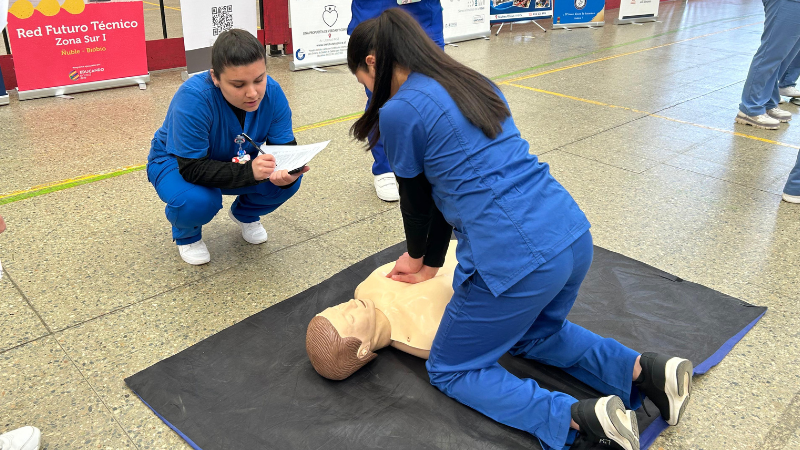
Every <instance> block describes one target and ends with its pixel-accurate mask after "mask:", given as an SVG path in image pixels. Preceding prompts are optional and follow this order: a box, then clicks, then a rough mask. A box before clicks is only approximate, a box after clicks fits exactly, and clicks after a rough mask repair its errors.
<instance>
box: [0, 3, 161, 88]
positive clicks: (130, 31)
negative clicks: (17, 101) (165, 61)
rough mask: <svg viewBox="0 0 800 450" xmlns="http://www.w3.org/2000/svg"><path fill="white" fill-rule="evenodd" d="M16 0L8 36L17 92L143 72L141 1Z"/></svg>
mask: <svg viewBox="0 0 800 450" xmlns="http://www.w3.org/2000/svg"><path fill="white" fill-rule="evenodd" d="M0 1H2V0H0ZM86 1H87V2H88V3H87V4H84V0H66V1H64V3H63V4H59V3H58V1H57V0H41V1H39V2H38V6H36V7H34V5H33V3H31V1H30V0H17V1H16V2H15V3H14V4H13V5H12V6H11V7H10V8H9V10H8V35H9V39H10V41H11V50H12V52H13V55H14V66H15V69H16V73H17V83H18V86H19V90H20V91H28V90H34V89H44V88H51V87H57V86H69V85H75V84H82V83H89V82H94V81H104V80H113V79H116V78H127V77H133V76H140V75H145V74H147V52H146V48H145V38H144V10H143V8H142V2H141V0H138V1H130V0H122V1H121V0H111V1H108V0H106V1H104V2H103V3H95V2H94V1H96V0H86Z"/></svg>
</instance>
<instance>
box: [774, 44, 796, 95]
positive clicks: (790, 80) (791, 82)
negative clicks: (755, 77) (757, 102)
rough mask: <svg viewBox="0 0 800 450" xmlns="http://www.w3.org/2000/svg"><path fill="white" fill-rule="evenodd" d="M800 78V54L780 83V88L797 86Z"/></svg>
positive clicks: (790, 64) (787, 69)
mask: <svg viewBox="0 0 800 450" xmlns="http://www.w3.org/2000/svg"><path fill="white" fill-rule="evenodd" d="M798 78H800V52H798V53H797V56H795V57H794V59H793V60H792V62H791V63H789V67H787V68H786V72H785V73H784V74H783V77H781V79H780V80H779V81H778V87H779V88H787V87H792V86H797V79H798Z"/></svg>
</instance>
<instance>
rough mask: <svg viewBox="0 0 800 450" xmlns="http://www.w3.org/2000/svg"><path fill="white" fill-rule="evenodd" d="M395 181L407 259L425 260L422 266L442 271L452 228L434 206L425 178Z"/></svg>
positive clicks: (429, 186) (419, 176)
mask: <svg viewBox="0 0 800 450" xmlns="http://www.w3.org/2000/svg"><path fill="white" fill-rule="evenodd" d="M396 178H397V184H398V188H399V191H400V212H401V213H402V214H403V227H404V228H405V232H406V241H407V246H408V255H409V256H410V257H412V258H422V257H424V258H423V260H422V263H423V264H425V265H426V266H429V267H442V265H444V259H445V256H446V255H447V248H448V247H449V246H450V236H451V234H452V232H453V227H452V226H451V225H450V224H449V223H447V221H446V220H445V219H444V216H443V215H442V212H441V211H439V208H437V207H436V204H435V203H434V202H433V197H432V196H431V184H430V182H428V179H427V178H425V174H419V175H417V176H416V177H414V178H402V177H397V176H396Z"/></svg>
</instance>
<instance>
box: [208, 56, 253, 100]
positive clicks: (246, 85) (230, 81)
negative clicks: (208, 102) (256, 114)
mask: <svg viewBox="0 0 800 450" xmlns="http://www.w3.org/2000/svg"><path fill="white" fill-rule="evenodd" d="M211 73H212V75H213V76H212V77H211V79H212V80H214V85H215V86H217V87H218V88H219V89H220V90H221V91H222V96H223V97H225V100H227V101H228V102H229V103H230V104H231V105H233V106H235V107H237V108H240V109H243V110H245V111H248V112H249V111H255V110H257V109H258V105H259V104H261V100H262V99H263V98H264V92H265V91H266V90H267V67H266V65H265V64H264V60H263V59H259V60H258V61H256V62H254V63H251V64H248V65H246V66H228V67H225V70H223V71H222V73H221V74H219V77H217V74H215V73H214V72H213V70H212V72H211Z"/></svg>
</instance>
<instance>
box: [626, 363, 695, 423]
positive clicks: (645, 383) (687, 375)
mask: <svg viewBox="0 0 800 450" xmlns="http://www.w3.org/2000/svg"><path fill="white" fill-rule="evenodd" d="M639 364H641V366H642V376H641V377H640V380H641V381H638V380H637V382H636V385H637V387H638V388H639V390H640V391H642V394H644V396H645V397H647V398H649V399H650V401H652V402H653V403H654V404H655V405H656V407H657V408H658V410H659V411H660V412H661V417H662V418H663V419H664V420H665V421H667V423H668V424H670V425H677V424H678V422H679V421H680V420H681V416H683V411H684V410H685V409H686V405H687V404H688V403H689V398H690V397H691V396H692V373H693V370H694V368H693V367H692V362H691V361H689V360H688V359H683V358H678V357H672V356H666V355H660V354H658V353H642V357H641V359H640V360H639Z"/></svg>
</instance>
